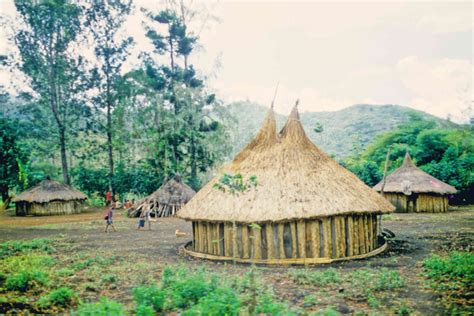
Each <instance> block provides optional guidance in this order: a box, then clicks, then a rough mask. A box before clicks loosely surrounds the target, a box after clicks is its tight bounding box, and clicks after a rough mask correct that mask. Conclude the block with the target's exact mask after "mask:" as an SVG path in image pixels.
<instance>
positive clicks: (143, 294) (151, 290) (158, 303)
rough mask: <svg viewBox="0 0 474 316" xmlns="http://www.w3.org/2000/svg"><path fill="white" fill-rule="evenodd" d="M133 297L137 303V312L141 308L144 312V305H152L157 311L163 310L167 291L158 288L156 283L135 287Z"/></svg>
mask: <svg viewBox="0 0 474 316" xmlns="http://www.w3.org/2000/svg"><path fill="white" fill-rule="evenodd" d="M133 298H134V300H135V304H136V305H137V308H136V310H137V313H138V310H139V309H140V310H142V313H143V311H144V307H143V306H151V307H152V308H153V310H155V311H156V312H159V311H162V310H163V306H164V303H165V293H164V292H163V291H161V290H160V289H158V287H157V286H156V285H153V286H149V287H147V286H141V287H137V288H134V289H133ZM143 315H145V314H143Z"/></svg>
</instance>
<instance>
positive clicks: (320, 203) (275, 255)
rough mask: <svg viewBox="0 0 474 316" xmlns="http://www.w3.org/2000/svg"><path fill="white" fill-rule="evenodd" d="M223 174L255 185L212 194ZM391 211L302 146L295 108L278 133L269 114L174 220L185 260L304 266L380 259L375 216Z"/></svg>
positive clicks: (376, 196)
mask: <svg viewBox="0 0 474 316" xmlns="http://www.w3.org/2000/svg"><path fill="white" fill-rule="evenodd" d="M223 173H230V174H236V173H240V174H241V175H242V176H244V177H249V176H256V178H257V182H258V185H257V186H256V188H254V189H250V190H248V191H246V192H244V193H242V194H240V195H239V196H233V195H231V194H229V193H225V192H222V191H220V190H217V189H215V188H214V187H213V186H214V185H215V184H216V183H218V181H219V179H220V178H221V176H222V174H223ZM393 210H394V207H393V206H392V205H391V204H390V203H388V202H387V201H386V200H385V199H384V198H383V197H382V196H380V195H379V194H377V192H375V191H374V190H372V189H371V188H369V187H368V186H366V185H365V184H364V183H363V182H362V181H360V180H359V179H358V178H357V177H356V176H355V175H354V174H352V173H351V172H349V171H348V170H346V169H344V168H343V167H341V166H340V165H339V164H338V163H337V162H335V161H334V160H333V159H332V158H330V157H329V156H327V155H326V154H325V153H323V152H322V151H321V150H320V149H319V148H317V147H316V146H315V145H314V144H313V143H312V142H311V141H310V140H309V139H308V137H307V136H306V134H305V132H304V129H303V126H302V125H301V123H300V119H299V114H298V110H297V107H296V106H295V108H294V109H293V111H292V112H291V114H290V116H289V118H288V121H287V122H286V125H285V126H284V127H283V129H282V130H281V132H280V133H279V134H277V132H276V122H275V118H274V113H273V110H272V109H270V110H269V113H268V115H267V117H266V119H265V121H264V123H263V126H262V128H261V129H260V131H259V132H258V134H257V135H256V137H255V138H254V139H253V140H252V141H251V142H250V143H249V144H248V145H247V147H245V148H244V149H243V150H242V151H241V152H240V153H239V154H238V155H237V156H236V157H235V159H234V160H233V161H232V162H231V163H230V164H229V165H228V166H227V167H225V168H224V170H222V173H220V174H218V175H217V176H216V177H215V178H214V179H213V180H211V181H210V183H208V184H207V185H206V186H204V187H203V188H202V189H201V190H200V191H199V192H198V193H197V194H196V195H195V196H194V198H193V199H191V201H189V202H188V204H186V205H185V206H184V207H183V208H182V209H181V210H180V211H179V212H178V217H180V218H183V219H185V220H188V221H192V226H193V241H192V243H191V244H190V245H188V246H187V247H185V249H184V251H185V252H186V253H188V254H190V255H192V256H195V257H200V258H208V259H213V260H236V261H239V262H255V263H264V264H311V263H328V262H332V261H335V260H344V259H355V258H363V257H367V256H370V255H375V254H377V253H379V252H381V251H382V250H383V249H385V246H386V244H383V245H382V244H379V241H378V238H377V236H378V232H379V230H380V220H379V218H380V216H378V215H380V214H382V213H389V212H393ZM254 224H257V225H254Z"/></svg>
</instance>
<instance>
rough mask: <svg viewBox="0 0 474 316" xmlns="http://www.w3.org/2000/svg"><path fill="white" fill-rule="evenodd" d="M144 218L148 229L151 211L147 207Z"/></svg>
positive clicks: (149, 227)
mask: <svg viewBox="0 0 474 316" xmlns="http://www.w3.org/2000/svg"><path fill="white" fill-rule="evenodd" d="M145 220H146V222H147V223H148V230H151V211H150V209H148V210H147V211H146V213H145Z"/></svg>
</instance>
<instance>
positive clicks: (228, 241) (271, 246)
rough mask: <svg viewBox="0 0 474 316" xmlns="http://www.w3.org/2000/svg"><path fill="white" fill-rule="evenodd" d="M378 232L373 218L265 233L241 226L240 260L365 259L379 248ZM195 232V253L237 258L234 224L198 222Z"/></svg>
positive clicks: (281, 226) (271, 228) (307, 223)
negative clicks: (362, 256)
mask: <svg viewBox="0 0 474 316" xmlns="http://www.w3.org/2000/svg"><path fill="white" fill-rule="evenodd" d="M285 227H286V228H285ZM377 229H378V223H377V215H370V214H369V215H352V216H335V217H332V218H322V219H321V220H299V221H296V222H289V223H277V224H271V223H269V224H262V228H261V229H257V228H250V227H249V226H248V225H246V224H244V225H243V224H237V236H236V240H237V246H238V253H237V254H236V257H237V258H243V259H252V258H254V259H259V260H260V259H289V258H320V257H324V258H344V257H348V256H356V255H362V254H365V253H367V252H370V251H373V250H375V249H376V248H377V246H378V245H377ZM193 232H194V242H195V246H194V249H195V251H198V252H202V253H208V254H212V255H218V256H226V257H232V256H234V254H233V243H234V238H233V235H234V233H233V225H232V223H225V224H218V223H207V222H194V223H193ZM284 236H286V237H284ZM285 238H286V241H287V243H288V244H287V245H286V248H287V249H286V254H285ZM321 254H323V255H322V256H321Z"/></svg>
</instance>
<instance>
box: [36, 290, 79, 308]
mask: <svg viewBox="0 0 474 316" xmlns="http://www.w3.org/2000/svg"><path fill="white" fill-rule="evenodd" d="M75 298H76V293H75V292H74V291H73V290H72V289H70V288H68V287H60V288H58V289H56V290H53V291H51V292H49V293H48V294H47V295H46V296H43V297H42V298H40V300H39V301H38V305H39V306H40V307H41V308H48V307H50V306H60V307H66V306H69V305H71V304H72V302H73V301H74V300H75Z"/></svg>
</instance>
